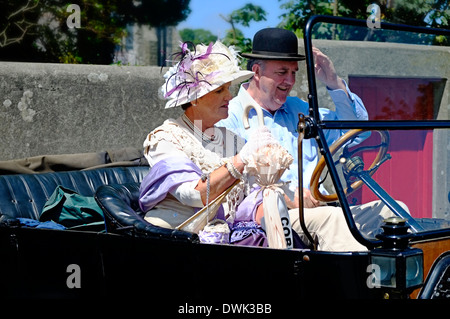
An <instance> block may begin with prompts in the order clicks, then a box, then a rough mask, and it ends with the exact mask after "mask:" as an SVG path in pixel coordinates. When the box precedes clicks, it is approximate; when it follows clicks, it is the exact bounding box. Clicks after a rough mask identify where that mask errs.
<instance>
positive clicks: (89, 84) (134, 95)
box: [0, 62, 180, 160]
mask: <svg viewBox="0 0 450 319" xmlns="http://www.w3.org/2000/svg"><path fill="white" fill-rule="evenodd" d="M160 72H161V68H159V67H140V66H135V67H120V66H116V65H113V66H101V65H64V64H32V63H5V62H1V63H0V136H1V146H2V147H1V148H0V160H9V159H16V158H24V157H30V156H35V155H44V154H66V153H84V152H96V151H103V150H111V149H119V148H123V147H127V146H130V147H138V148H141V147H142V143H143V140H144V139H145V136H146V134H147V133H148V132H149V131H150V130H151V129H153V128H154V127H156V126H157V125H159V124H161V123H162V122H163V120H164V119H166V118H167V117H169V116H177V114H178V113H179V112H180V110H179V109H170V110H164V106H163V105H164V101H163V100H161V99H160V98H159V97H158V94H157V92H158V88H159V87H160V86H161V84H162V74H161V73H160Z"/></svg>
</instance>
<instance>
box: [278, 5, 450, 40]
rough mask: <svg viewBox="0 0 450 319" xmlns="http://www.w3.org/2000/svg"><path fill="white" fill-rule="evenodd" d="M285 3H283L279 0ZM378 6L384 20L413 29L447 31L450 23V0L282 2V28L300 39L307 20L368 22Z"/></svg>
mask: <svg viewBox="0 0 450 319" xmlns="http://www.w3.org/2000/svg"><path fill="white" fill-rule="evenodd" d="M278 1H280V2H281V1H282V0H278ZM372 3H375V4H378V5H379V6H380V9H381V20H382V21H385V22H391V23H401V24H409V25H414V26H430V27H436V28H448V26H449V21H450V0H396V1H387V0H378V1H373V0H361V1H354V0H326V1H323V0H321V1H319V0H290V1H282V3H281V6H280V7H281V8H283V9H285V10H286V12H285V13H284V14H283V15H282V17H283V20H282V26H283V27H285V28H287V29H290V30H293V31H295V32H296V33H297V35H299V36H301V33H302V32H303V29H304V27H305V24H306V21H307V20H308V19H309V18H310V17H311V16H312V15H316V14H323V15H335V16H342V17H351V18H357V19H364V20H365V19H367V17H368V15H369V13H368V12H367V7H368V6H369V5H370V4H372Z"/></svg>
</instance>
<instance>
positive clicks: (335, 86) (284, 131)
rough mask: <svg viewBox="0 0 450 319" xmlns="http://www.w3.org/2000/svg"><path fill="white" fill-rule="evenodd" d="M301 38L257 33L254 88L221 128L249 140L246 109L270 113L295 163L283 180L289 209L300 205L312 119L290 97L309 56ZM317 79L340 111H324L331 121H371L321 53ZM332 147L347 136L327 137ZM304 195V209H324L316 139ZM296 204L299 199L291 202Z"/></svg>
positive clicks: (252, 117) (248, 87)
mask: <svg viewBox="0 0 450 319" xmlns="http://www.w3.org/2000/svg"><path fill="white" fill-rule="evenodd" d="M297 51H298V41H297V37H296V35H295V34H294V33H293V32H291V31H288V30H284V29H279V28H267V29H263V30H260V31H259V32H257V33H256V34H255V37H254V40H253V52H252V53H250V54H242V56H244V57H247V58H249V59H251V60H250V61H249V64H248V65H249V69H251V70H252V71H253V72H255V75H254V76H253V78H252V79H251V80H250V82H249V83H245V84H243V85H242V86H241V88H240V90H239V93H238V95H237V97H235V98H234V99H233V100H232V101H231V102H230V104H229V112H228V118H227V119H225V120H222V121H220V122H219V123H218V124H217V125H218V126H225V127H227V128H228V129H230V130H232V131H234V132H235V133H237V134H238V135H240V136H242V137H243V138H245V139H247V138H248V136H249V134H250V133H251V132H252V129H255V128H256V127H257V125H258V124H257V118H256V112H255V111H253V110H252V111H251V112H250V114H249V123H250V129H248V130H246V129H245V128H244V126H243V121H242V114H243V108H244V107H245V106H246V105H248V104H252V105H254V104H258V105H260V106H261V107H262V109H263V113H264V123H265V125H266V126H267V127H268V128H269V129H270V130H271V132H272V134H273V135H274V136H275V138H277V139H278V141H279V142H280V144H281V145H282V146H283V147H284V148H286V149H287V150H288V152H289V153H290V154H291V155H292V156H293V157H294V161H293V163H292V165H291V166H290V168H289V170H287V171H286V172H285V173H284V174H283V176H282V178H281V180H282V181H284V182H288V181H290V183H289V184H288V185H289V189H288V190H287V193H288V194H287V195H288V196H287V198H286V200H287V205H288V207H289V208H295V207H297V206H298V199H297V198H296V196H298V189H297V188H298V187H297V186H298V159H297V140H298V133H297V132H296V130H297V124H298V113H303V114H305V115H308V113H309V111H308V107H309V106H308V103H307V102H305V101H302V100H301V99H299V98H298V97H290V96H289V93H290V92H291V90H292V88H293V86H294V84H295V75H296V72H297V71H298V61H302V60H304V59H305V56H303V55H300V54H298V53H297ZM313 52H314V60H315V70H316V77H317V79H319V80H320V81H322V82H323V83H324V84H325V85H326V86H327V89H328V92H329V94H330V96H331V98H332V100H333V102H334V104H335V106H336V111H331V110H329V109H324V108H321V109H320V114H321V117H322V119H325V120H337V119H340V120H367V119H368V115H367V111H366V109H365V107H364V105H363V103H362V101H361V99H360V98H359V97H358V96H357V95H355V94H353V93H352V92H350V90H349V88H348V86H347V84H346V83H345V81H343V80H342V79H341V78H340V77H339V76H338V75H337V74H336V70H335V68H334V65H333V63H332V62H331V60H330V59H329V58H328V57H327V56H326V55H324V54H323V53H322V52H321V51H320V50H318V49H317V48H314V49H313ZM326 134H327V136H326V137H327V142H328V143H329V145H331V144H332V143H333V142H334V141H335V140H336V139H338V138H339V136H341V135H342V134H343V132H342V131H338V130H334V131H332V132H331V131H330V132H326ZM303 157H304V158H303V177H304V178H303V186H304V190H303V195H304V206H305V207H306V208H313V207H317V206H319V205H320V203H319V201H317V200H316V199H315V198H314V197H313V196H312V195H311V192H310V190H309V181H310V180H311V175H312V172H313V170H314V168H315V167H316V164H317V162H318V153H317V143H316V141H315V140H313V139H308V140H303ZM291 199H293V200H291Z"/></svg>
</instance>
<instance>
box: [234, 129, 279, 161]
mask: <svg viewBox="0 0 450 319" xmlns="http://www.w3.org/2000/svg"><path fill="white" fill-rule="evenodd" d="M270 144H278V141H277V140H276V139H275V138H274V137H273V135H272V133H270V130H269V129H268V128H267V127H266V126H260V127H258V128H257V129H256V130H254V131H253V132H252V133H251V134H250V137H249V139H248V141H247V143H246V144H245V145H244V147H242V149H241V151H240V152H239V157H240V158H241V161H242V162H243V163H244V164H245V165H247V163H248V161H249V160H250V158H251V156H253V154H255V153H256V152H257V151H258V150H259V149H260V148H262V147H265V146H267V145H270Z"/></svg>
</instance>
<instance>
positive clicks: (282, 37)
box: [242, 28, 305, 61]
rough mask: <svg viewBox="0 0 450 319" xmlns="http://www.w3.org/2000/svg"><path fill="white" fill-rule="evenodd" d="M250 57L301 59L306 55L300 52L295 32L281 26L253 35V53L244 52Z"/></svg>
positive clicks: (246, 56)
mask: <svg viewBox="0 0 450 319" xmlns="http://www.w3.org/2000/svg"><path fill="white" fill-rule="evenodd" d="M242 56H243V57H245V58H250V59H263V60H284V61H301V60H305V56H304V55H302V54H299V53H298V39H297V36H296V35H295V33H294V32H292V31H289V30H285V29H281V28H266V29H262V30H259V31H258V32H256V34H255V36H254V37H253V47H252V53H242Z"/></svg>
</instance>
